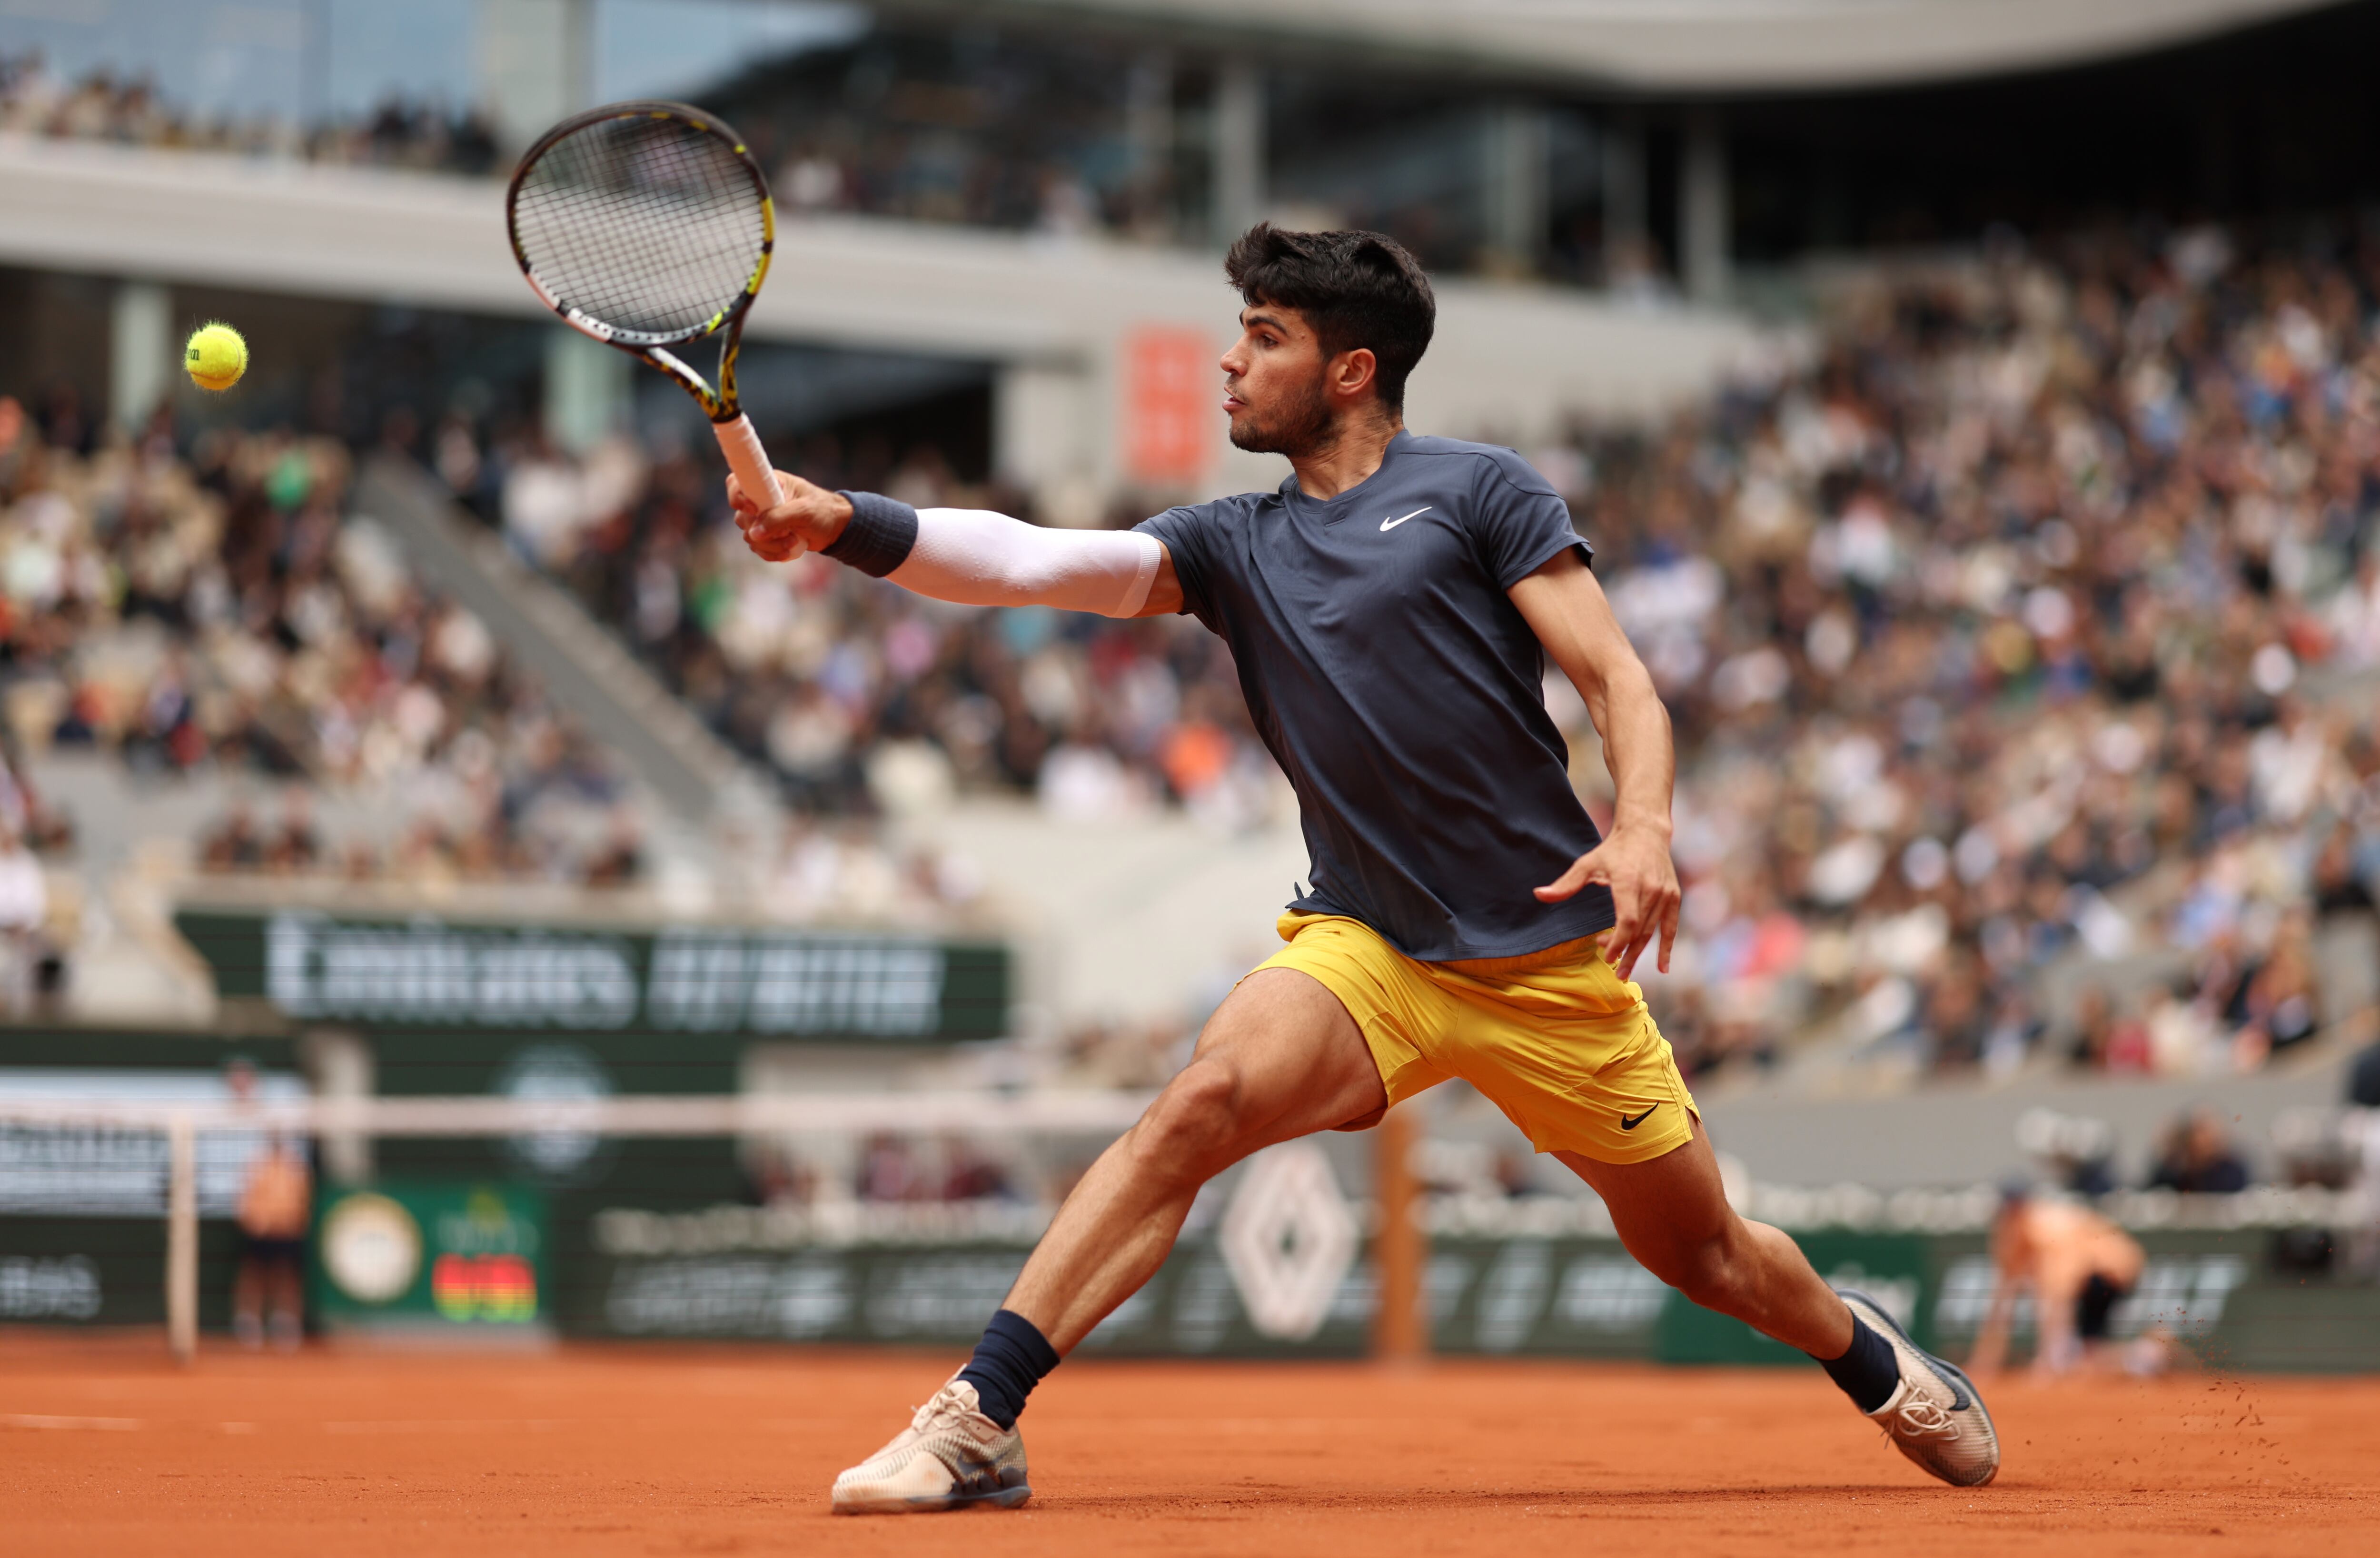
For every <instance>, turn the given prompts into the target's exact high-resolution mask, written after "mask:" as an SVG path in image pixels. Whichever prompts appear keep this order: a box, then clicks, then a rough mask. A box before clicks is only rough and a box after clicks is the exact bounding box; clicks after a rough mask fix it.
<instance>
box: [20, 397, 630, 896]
mask: <svg viewBox="0 0 2380 1558" xmlns="http://www.w3.org/2000/svg"><path fill="white" fill-rule="evenodd" d="M45 409H46V410H48V411H53V412H55V416H50V417H34V416H29V415H28V414H27V413H26V412H25V410H24V409H23V408H21V407H20V406H19V405H18V402H16V401H15V400H13V399H9V398H5V397H0V725H5V732H6V739H7V742H8V744H9V746H10V748H11V749H12V750H13V751H15V752H16V753H18V754H19V755H20V756H21V755H23V754H29V753H30V754H39V753H43V752H47V751H51V750H54V749H65V748H76V747H86V748H97V749H107V750H111V751H115V752H117V753H119V754H121V756H122V757H123V759H124V761H126V762H127V763H128V765H129V766H130V767H131V769H132V770H133V771H135V772H136V773H146V774H150V775H170V774H176V773H195V772H200V771H209V772H217V773H230V774H241V773H261V774H265V775H277V776H281V777H282V778H284V779H285V780H287V781H291V782H294V783H293V787H292V788H291V789H290V791H289V798H288V799H287V800H286V801H285V806H284V814H283V816H282V818H281V819H280V822H279V823H278V826H277V827H276V828H275V829H274V830H273V832H272V833H271V834H270V835H269V836H268V834H266V833H265V831H264V830H263V829H262V828H261V826H260V825H259V824H258V823H257V822H255V821H254V819H253V818H252V817H251V816H250V815H249V811H248V810H247V809H245V808H244V807H237V806H236V807H235V808H234V809H233V810H232V811H231V813H230V814H229V815H228V816H226V817H225V818H224V819H222V820H221V822H219V823H218V824H217V825H215V826H214V827H213V828H212V830H211V831H210V833H209V834H208V835H207V836H206V837H205V838H204V839H203V840H201V841H199V843H198V846H197V848H198V854H199V857H200V864H201V865H203V866H205V867H207V868H209V869H214V870H235V871H239V870H284V871H293V872H294V871H304V870H331V869H335V870H339V871H340V872H342V873H344V874H346V875H348V876H351V877H359V878H360V877H373V876H380V875H383V874H390V873H395V874H397V875H400V876H402V877H404V878H405V879H407V880H436V879H443V878H496V877H511V878H534V879H543V880H560V881H568V882H590V883H602V882H618V881H623V880H625V879H628V878H630V877H633V876H635V875H636V874H637V857H638V854H639V850H638V846H637V838H636V834H635V828H634V823H633V822H632V820H631V819H630V818H629V816H628V814H627V812H626V811H625V809H623V807H622V798H623V797H622V796H621V792H620V785H619V780H618V778H617V776H616V775H615V774H614V773H613V769H612V766H611V763H610V762H609V761H608V760H607V759H606V758H605V757H604V756H603V755H602V754H601V753H599V752H598V751H597V750H596V749H594V748H593V747H592V746H591V745H590V744H589V741H588V740H587V739H586V737H585V736H584V735H583V734H582V733H580V732H579V731H578V730H577V729H576V728H574V727H573V725H572V724H570V722H569V721H568V720H566V719H565V718H564V717H563V716H561V715H560V714H559V713H558V712H556V711H554V710H553V708H552V707H550V706H549V705H548V704H547V703H546V702H545V700H544V699H543V698H542V696H541V695H540V693H539V691H538V690H537V689H536V688H534V687H532V686H530V685H529V684H528V683H527V682H526V681H524V680H523V679H522V678H521V677H520V676H519V675H518V674H517V673H516V671H515V670H514V669H513V668H512V667H511V666H510V665H508V664H507V663H506V662H505V660H504V656H503V654H502V653H501V652H500V651H499V650H498V647H497V645H496V642H495V640H494V639H493V637H492V635H491V634H490V632H489V630H488V628H487V627H486V626H485V625H484V624H483V623H481V622H480V620H479V619H478V618H477V617H475V616H473V615H471V614H470V613H468V612H466V611H464V610H462V609H461V608H459V607H457V606H455V605H454V604H452V603H448V602H445V601H443V600H441V599H439V598H438V597H436V596H435V595H433V594H431V592H429V591H428V590H425V589H424V588H423V587H422V586H421V584H420V583H419V580H417V579H416V578H414V577H413V576H412V574H411V573H410V571H409V569H408V567H407V565H406V563H405V561H404V559H403V557H402V556H401V554H399V553H398V551H397V549H396V547H395V544H394V542H392V541H391V539H390V538H389V536H388V535H387V533H386V532H385V531H384V530H383V529H381V528H380V527H379V526H378V525H376V524H375V523H374V522H372V521H371V520H370V519H368V518H364V517H357V516H354V515H352V514H351V513H349V511H348V508H347V490H348V481H349V472H350V460H349V456H348V454H347V451H346V448H345V447H344V446H342V445H340V444H337V443H335V442H334V441H331V440H327V439H310V438H299V437H294V436H291V435H289V434H287V433H285V432H282V433H267V434H254V435H250V434H241V433H237V432H225V431H215V432H207V433H204V434H202V435H201V436H200V438H199V439H198V440H197V441H196V443H195V444H194V446H193V448H192V450H191V452H190V454H189V455H188V456H187V457H185V456H182V455H180V454H177V453H176V446H175V441H174V437H173V432H172V428H171V426H170V423H169V422H168V421H167V420H166V419H165V417H164V413H160V416H159V419H158V420H157V421H156V422H154V423H152V426H151V428H150V430H149V432H148V433H147V434H146V435H145V436H143V437H142V438H140V439H138V440H134V441H130V442H116V443H110V444H103V445H101V446H98V447H96V448H92V449H90V450H88V451H87V452H79V451H78V450H77V449H76V447H75V446H74V438H73V434H74V432H76V431H77V430H78V429H79V420H77V419H76V418H75V416H74V414H73V411H72V408H71V406H70V405H69V404H68V403H67V402H66V401H64V400H60V401H57V402H55V403H53V404H51V405H49V406H48V407H46V408H45ZM45 423H46V424H48V425H45ZM85 442H88V441H87V440H86V441H85ZM19 766H21V764H20V765H19ZM357 785H375V786H383V787H386V790H385V793H390V794H394V795H396V796H398V797H401V804H402V805H403V806H404V807H405V808H406V809H407V832H406V833H405V834H404V837H403V839H402V841H401V842H400V843H398V844H396V845H395V846H394V847H383V845H382V844H380V843H377V842H374V841H372V840H370V839H366V838H362V837H358V838H354V839H349V840H345V841H340V842H337V843H333V842H330V841H326V840H324V839H323V838H322V836H321V834H320V832H319V830H318V829H317V828H316V826H315V824H314V822H313V820H312V818H313V808H312V802H311V798H310V796H309V794H308V789H307V786H320V787H329V788H342V787H350V786H357ZM26 825H30V827H31V830H32V832H33V835H34V836H35V837H36V838H37V839H39V838H41V837H43V836H44V834H43V832H42V824H41V822H40V821H39V817H38V814H37V815H36V818H35V820H34V821H33V822H31V823H30V824H26ZM26 825H20V826H19V827H18V831H23V827H24V826H26ZM47 836H49V837H51V838H53V839H54V840H55V842H56V843H57V844H59V845H60V846H63V844H64V843H65V842H66V841H65V840H64V839H63V838H62V837H59V836H58V835H57V834H56V831H55V827H53V828H52V829H51V831H50V834H48V835H47Z"/></svg>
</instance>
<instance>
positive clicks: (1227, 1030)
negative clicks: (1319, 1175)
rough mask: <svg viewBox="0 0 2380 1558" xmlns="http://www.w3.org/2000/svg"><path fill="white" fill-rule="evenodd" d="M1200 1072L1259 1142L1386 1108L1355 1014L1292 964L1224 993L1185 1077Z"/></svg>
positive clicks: (1200, 1081)
mask: <svg viewBox="0 0 2380 1558" xmlns="http://www.w3.org/2000/svg"><path fill="white" fill-rule="evenodd" d="M1202 1074H1203V1075H1202ZM1194 1078H1197V1081H1196V1086H1197V1087H1198V1089H1199V1090H1201V1091H1202V1092H1205V1093H1208V1094H1209V1095H1214V1096H1217V1097H1219V1098H1224V1099H1227V1100H1228V1106H1229V1108H1230V1110H1231V1113H1232V1115H1233V1119H1234V1121H1235V1122H1236V1123H1237V1124H1238V1126H1240V1127H1241V1130H1242V1131H1243V1132H1244V1133H1252V1134H1253V1135H1255V1136H1256V1137H1258V1138H1262V1141H1260V1142H1259V1143H1258V1144H1259V1145H1261V1144H1262V1142H1265V1141H1286V1140H1288V1139H1289V1138H1292V1137H1299V1136H1305V1135H1307V1134H1309V1133H1311V1132H1314V1131H1319V1130H1329V1129H1330V1128H1332V1127H1333V1126H1343V1125H1347V1124H1350V1123H1351V1122H1354V1121H1356V1120H1359V1119H1362V1118H1363V1117H1365V1116H1366V1115H1375V1116H1377V1115H1378V1114H1379V1113H1380V1112H1381V1111H1382V1110H1383V1109H1385V1108H1387V1106H1388V1090H1387V1089H1386V1088H1385V1087H1383V1086H1382V1085H1381V1082H1380V1069H1379V1066H1378V1064H1377V1063H1376V1062H1375V1061H1374V1060H1373V1059H1372V1051H1371V1047H1370V1046H1369V1045H1367V1044H1366V1043H1365V1042H1364V1034H1363V1030H1362V1029H1359V1028H1358V1027H1356V1025H1355V1019H1354V1017H1352V1016H1348V1014H1347V1008H1346V1007H1345V1006H1344V1005H1342V1004H1340V1001H1339V998H1338V997H1337V996H1336V995H1333V994H1331V993H1330V990H1329V989H1328V988H1327V987H1326V986H1324V985H1323V984H1322V982H1321V981H1320V980H1317V979H1315V978H1314V977H1313V976H1312V975H1310V974H1305V973H1301V972H1299V971H1298V970H1297V969H1294V968H1259V969H1257V971H1256V972H1255V973H1253V974H1250V975H1249V976H1248V977H1247V978H1246V979H1245V980H1241V981H1240V982H1239V985H1238V986H1237V987H1236V988H1235V989H1233V992H1232V993H1231V994H1230V995H1228V996H1226V997H1225V998H1224V1001H1223V1004H1221V1005H1220V1006H1218V1007H1217V1008H1216V1009H1215V1015H1214V1016H1211V1017H1208V1019H1207V1026H1206V1029H1205V1030H1204V1031H1202V1032H1201V1033H1200V1034H1199V1035H1198V1047H1197V1050H1196V1053H1194V1054H1193V1055H1192V1057H1191V1061H1190V1065H1188V1066H1186V1067H1185V1068H1184V1071H1183V1075H1182V1077H1181V1078H1178V1079H1177V1080H1179V1081H1191V1080H1193V1079H1194ZM1249 1150H1253V1148H1251V1149H1249Z"/></svg>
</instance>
